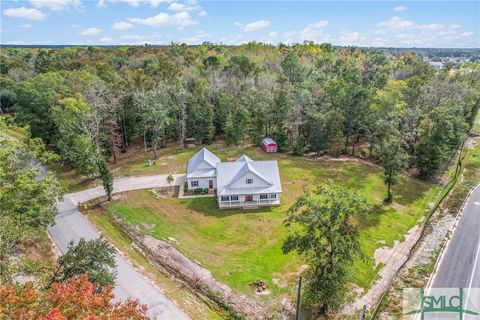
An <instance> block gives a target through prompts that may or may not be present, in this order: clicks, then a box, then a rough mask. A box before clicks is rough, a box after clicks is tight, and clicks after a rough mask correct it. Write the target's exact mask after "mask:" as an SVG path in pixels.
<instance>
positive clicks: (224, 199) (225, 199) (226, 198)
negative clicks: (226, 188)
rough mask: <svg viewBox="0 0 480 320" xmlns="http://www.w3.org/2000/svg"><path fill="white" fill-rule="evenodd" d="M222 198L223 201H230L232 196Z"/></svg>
mask: <svg viewBox="0 0 480 320" xmlns="http://www.w3.org/2000/svg"><path fill="white" fill-rule="evenodd" d="M220 199H221V200H222V201H228V200H230V198H229V197H228V196H222V197H221V198H220Z"/></svg>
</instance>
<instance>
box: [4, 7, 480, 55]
mask: <svg viewBox="0 0 480 320" xmlns="http://www.w3.org/2000/svg"><path fill="white" fill-rule="evenodd" d="M0 3H1V8H0V9H1V14H2V16H1V29H0V36H1V38H0V42H1V43H2V44H84V45H91V44H104V45H108V44H144V43H151V44H168V43H170V42H172V41H174V42H186V43H188V44H198V43H202V42H203V41H210V42H215V43H220V42H221V43H224V44H241V43H245V42H248V41H252V40H255V41H262V42H269V43H273V44H277V43H279V42H284V43H296V42H303V41H304V40H313V41H316V42H329V43H332V44H335V45H355V46H393V47H463V48H471V47H474V48H479V47H480V1H467V2H462V1H411V0H410V1H402V2H398V1H252V0H250V1H200V0H176V1H175V0H6V1H5V0H2V1H1V2H0Z"/></svg>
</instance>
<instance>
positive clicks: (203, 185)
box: [187, 178, 217, 190]
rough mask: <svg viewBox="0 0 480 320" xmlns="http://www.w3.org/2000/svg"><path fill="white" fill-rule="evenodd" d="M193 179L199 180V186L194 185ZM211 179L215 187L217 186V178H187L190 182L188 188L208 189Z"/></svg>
mask: <svg viewBox="0 0 480 320" xmlns="http://www.w3.org/2000/svg"><path fill="white" fill-rule="evenodd" d="M192 181H198V187H193V186H192ZM209 181H212V182H213V188H216V187H217V182H216V179H215V178H192V179H187V183H188V189H189V190H193V189H207V188H208V186H209Z"/></svg>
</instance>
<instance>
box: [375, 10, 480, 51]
mask: <svg viewBox="0 0 480 320" xmlns="http://www.w3.org/2000/svg"><path fill="white" fill-rule="evenodd" d="M376 27H377V29H376V30H375V31H374V33H375V34H377V35H380V36H378V37H376V38H374V39H372V40H371V41H369V45H371V46H394V47H412V46H416V47H478V43H479V39H478V38H475V37H474V34H473V33H472V32H464V31H462V30H460V29H461V25H459V24H451V25H447V24H442V23H430V24H419V23H416V22H414V21H407V20H403V19H401V18H399V17H393V18H391V19H389V20H387V21H382V22H379V23H378V24H377V25H376Z"/></svg>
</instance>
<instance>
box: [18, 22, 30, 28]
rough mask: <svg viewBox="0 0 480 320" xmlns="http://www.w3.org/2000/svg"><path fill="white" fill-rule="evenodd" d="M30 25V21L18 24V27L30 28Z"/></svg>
mask: <svg viewBox="0 0 480 320" xmlns="http://www.w3.org/2000/svg"><path fill="white" fill-rule="evenodd" d="M31 27H32V25H31V24H30V23H25V24H22V25H20V28H24V29H28V28H31Z"/></svg>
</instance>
